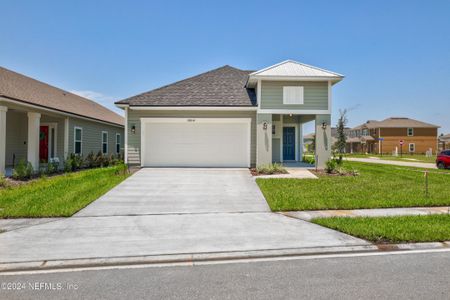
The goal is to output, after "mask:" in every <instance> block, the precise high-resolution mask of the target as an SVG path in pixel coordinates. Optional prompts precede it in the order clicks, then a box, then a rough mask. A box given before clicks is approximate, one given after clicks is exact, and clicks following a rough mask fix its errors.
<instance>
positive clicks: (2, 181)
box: [0, 174, 9, 188]
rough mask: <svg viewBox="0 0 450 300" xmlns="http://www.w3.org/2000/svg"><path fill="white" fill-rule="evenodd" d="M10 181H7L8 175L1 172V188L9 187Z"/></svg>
mask: <svg viewBox="0 0 450 300" xmlns="http://www.w3.org/2000/svg"><path fill="white" fill-rule="evenodd" d="M8 186H9V184H8V181H6V177H5V175H3V174H0V188H6V187H8Z"/></svg>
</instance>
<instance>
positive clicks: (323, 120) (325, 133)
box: [315, 115, 331, 169]
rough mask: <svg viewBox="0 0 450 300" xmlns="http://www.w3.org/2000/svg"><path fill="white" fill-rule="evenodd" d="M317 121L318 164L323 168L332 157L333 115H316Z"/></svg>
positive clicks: (318, 166)
mask: <svg viewBox="0 0 450 300" xmlns="http://www.w3.org/2000/svg"><path fill="white" fill-rule="evenodd" d="M315 122H316V124H315V125H316V166H317V168H319V169H323V168H324V167H325V163H326V161H327V160H329V159H330V158H331V115H316V120H315ZM324 127H325V129H324Z"/></svg>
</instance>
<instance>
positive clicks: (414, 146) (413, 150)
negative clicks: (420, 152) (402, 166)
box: [409, 143, 416, 152]
mask: <svg viewBox="0 0 450 300" xmlns="http://www.w3.org/2000/svg"><path fill="white" fill-rule="evenodd" d="M415 151H416V144H414V143H410V144H409V152H415Z"/></svg>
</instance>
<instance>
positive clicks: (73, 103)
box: [0, 67, 124, 125]
mask: <svg viewBox="0 0 450 300" xmlns="http://www.w3.org/2000/svg"><path fill="white" fill-rule="evenodd" d="M0 96H4V97H6V98H10V99H13V100H16V101H20V102H26V103H29V104H34V105H37V106H41V107H45V108H50V109H54V110H58V111H62V112H67V113H72V114H75V115H79V116H83V117H88V118H91V119H95V120H99V121H104V122H108V123H112V124H118V125H123V124H124V118H123V117H121V116H120V115H118V114H116V113H115V112H113V111H111V110H109V109H107V108H106V107H104V106H102V105H100V104H98V103H96V102H94V101H92V100H89V99H86V98H83V97H81V96H78V95H75V94H73V93H70V92H67V91H64V90H62V89H59V88H56V87H53V86H51V85H48V84H46V83H43V82H40V81H38V80H35V79H33V78H30V77H27V76H25V75H22V74H19V73H16V72H13V71H11V70H8V69H5V68H3V67H0Z"/></svg>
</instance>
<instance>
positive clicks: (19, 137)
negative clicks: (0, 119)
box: [6, 110, 28, 166]
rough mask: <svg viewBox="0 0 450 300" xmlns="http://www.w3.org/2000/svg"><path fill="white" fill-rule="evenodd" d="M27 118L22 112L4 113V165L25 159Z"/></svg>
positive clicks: (10, 111) (9, 111)
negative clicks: (14, 158) (14, 157)
mask: <svg viewBox="0 0 450 300" xmlns="http://www.w3.org/2000/svg"><path fill="white" fill-rule="evenodd" d="M27 126H28V118H27V114H26V113H24V112H18V111H13V110H8V111H7V112H6V165H7V166H12V164H13V156H14V155H15V156H16V160H15V162H16V163H17V162H18V161H19V160H20V159H25V160H26V159H27V144H26V142H27V139H28V128H27Z"/></svg>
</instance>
